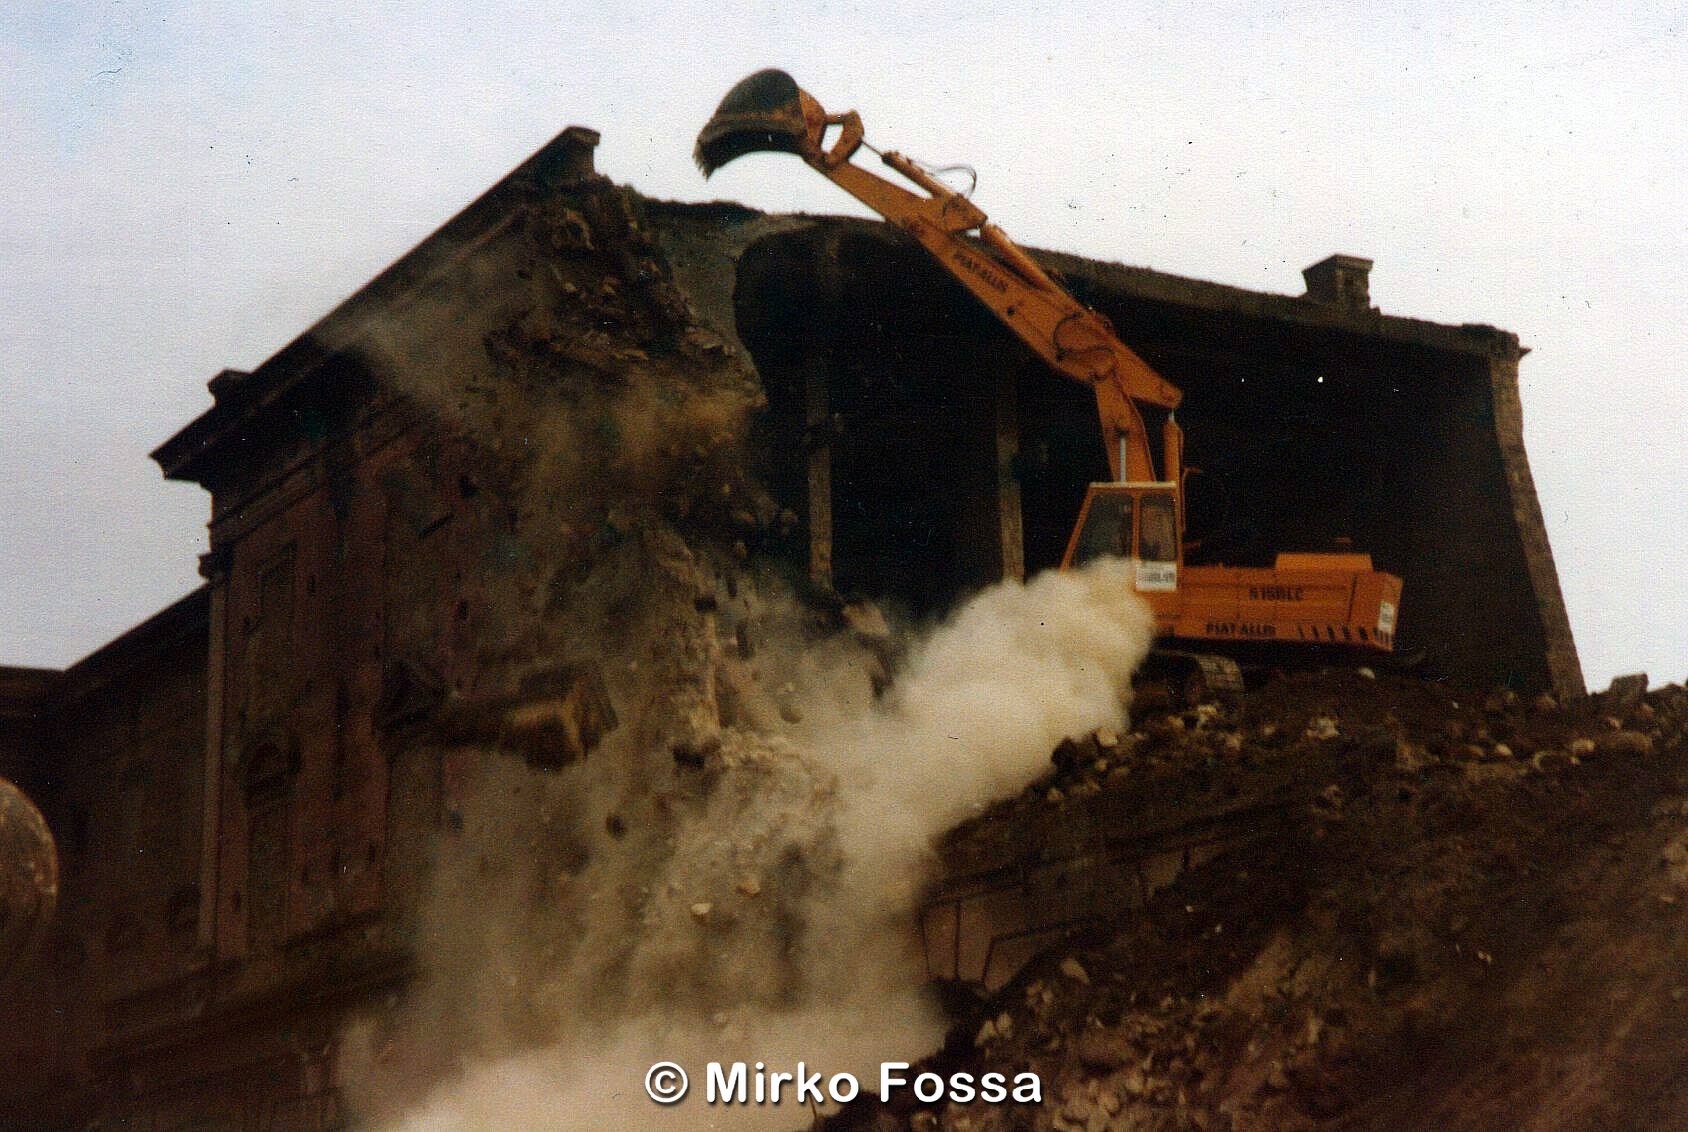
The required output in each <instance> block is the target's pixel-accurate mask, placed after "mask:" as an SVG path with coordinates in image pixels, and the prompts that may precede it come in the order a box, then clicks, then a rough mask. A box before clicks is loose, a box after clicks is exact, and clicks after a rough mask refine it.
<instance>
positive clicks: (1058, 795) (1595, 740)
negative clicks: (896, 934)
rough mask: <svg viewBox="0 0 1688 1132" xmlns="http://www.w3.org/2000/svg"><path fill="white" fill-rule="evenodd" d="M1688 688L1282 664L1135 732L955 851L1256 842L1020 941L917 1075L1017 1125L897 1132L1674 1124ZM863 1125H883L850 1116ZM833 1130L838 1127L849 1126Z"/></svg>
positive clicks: (950, 1112) (1077, 761)
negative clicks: (1054, 828) (1022, 1081)
mask: <svg viewBox="0 0 1688 1132" xmlns="http://www.w3.org/2000/svg"><path fill="white" fill-rule="evenodd" d="M1685 722H1688V695H1685V693H1684V691H1683V689H1682V688H1680V687H1671V688H1665V689H1661V690H1659V691H1656V692H1653V693H1651V694H1648V695H1645V696H1639V695H1635V694H1633V693H1632V694H1631V695H1630V696H1628V697H1624V698H1620V697H1617V696H1607V697H1596V698H1595V699H1594V700H1593V701H1591V703H1590V704H1589V705H1587V706H1585V707H1582V708H1579V709H1578V710H1576V711H1564V710H1561V709H1560V708H1559V706H1558V705H1557V704H1555V703H1553V701H1552V700H1551V699H1547V698H1543V699H1541V700H1538V701H1534V702H1530V703H1525V702H1521V701H1520V700H1519V699H1518V698H1517V697H1515V696H1512V695H1510V694H1508V693H1504V692H1502V693H1497V694H1495V695H1493V696H1490V697H1488V698H1487V700H1482V699H1479V701H1478V702H1471V701H1469V700H1468V699H1466V698H1465V697H1463V696H1458V695H1454V694H1450V693H1448V692H1446V691H1444V690H1442V689H1440V688H1438V687H1436V686H1433V685H1427V684H1423V683H1419V682H1415V681H1410V680H1403V679H1393V678H1368V677H1367V676H1365V675H1357V674H1346V673H1345V674H1329V675H1317V676H1315V675H1303V676H1296V677H1291V678H1287V679H1284V680H1281V681H1279V682H1277V683H1275V684H1273V685H1271V686H1269V687H1267V688H1266V689H1264V690H1262V691H1261V692H1260V693H1259V694H1257V695H1255V696H1253V697H1252V698H1251V699H1250V701H1249V703H1248V705H1247V706H1246V708H1245V709H1244V710H1242V711H1241V712H1240V713H1233V712H1228V711H1224V710H1221V709H1219V708H1217V707H1215V706H1212V705H1209V706H1205V707H1203V708H1200V709H1198V710H1196V711H1191V712H1185V713H1181V714H1172V713H1167V712H1162V713H1158V714H1152V715H1148V716H1144V717H1140V718H1139V719H1138V720H1137V723H1136V727H1135V730H1134V731H1133V732H1132V733H1130V734H1128V735H1123V736H1113V735H1108V734H1103V735H1100V736H1091V737H1089V738H1088V739H1086V740H1085V741H1084V742H1081V743H1072V744H1067V745H1065V746H1064V747H1063V749H1062V750H1060V751H1058V752H1057V758H1056V761H1057V769H1056V770H1055V772H1054V773H1053V774H1052V775H1051V776H1050V777H1049V778H1048V779H1047V780H1045V781H1043V782H1040V783H1038V784H1036V785H1035V786H1033V787H1031V788H1029V789H1027V790H1026V791H1025V792H1024V793H1023V794H1022V795H1020V796H1019V797H1018V798H1016V799H1014V800H1012V801H1011V802H1009V803H1006V804H1004V805H1002V806H1001V807H999V808H998V809H997V810H996V811H995V812H993V813H992V814H989V815H987V816H985V817H983V818H981V819H979V820H978V821H976V822H974V823H972V825H970V826H969V827H967V828H964V829H962V830H959V831H957V833H956V835H955V836H954V837H953V838H952V840H951V845H950V847H949V851H950V854H951V857H952V860H954V859H966V860H972V861H974V862H977V861H978V860H980V859H983V858H987V857H991V856H993V855H1001V854H1004V853H1006V852H1008V851H1009V850H1010V848H1011V847H1012V846H1013V845H1015V844H1019V845H1021V846H1025V845H1031V844H1035V842H1033V841H1030V840H1029V839H1028V833H1029V831H1034V830H1037V829H1039V828H1042V827H1047V826H1049V825H1052V824H1053V825H1063V826H1071V825H1073V824H1078V825H1083V824H1085V823H1086V822H1087V821H1090V820H1094V819H1093V818H1092V817H1090V816H1088V815H1099V814H1100V815H1105V816H1106V819H1107V820H1108V821H1110V822H1127V823H1130V822H1135V823H1137V824H1138V825H1139V826H1140V827H1142V828H1153V827H1158V826H1163V825H1166V824H1168V823H1171V822H1176V821H1177V820H1178V819H1179V818H1180V817H1181V816H1188V815H1190V814H1193V813H1202V812H1206V811H1208V810H1213V809H1224V808H1226V807H1236V806H1245V805H1259V804H1261V803H1262V802H1270V803H1271V804H1272V805H1274V806H1276V807H1279V808H1281V809H1282V810H1283V811H1284V812H1285V813H1286V814H1287V815H1288V817H1289V820H1286V821H1285V822H1284V823H1283V824H1282V825H1281V826H1279V827H1275V828H1276V831H1275V832H1273V833H1272V834H1271V835H1270V836H1265V837H1258V838H1255V839H1253V840H1251V841H1250V842H1249V844H1248V846H1247V847H1246V848H1243V849H1236V850H1233V851H1231V852H1226V853H1222V854H1220V855H1219V856H1217V857H1215V858H1213V859H1212V860H1209V861H1207V862H1205V863H1203V864H1199V865H1196V866H1194V867H1191V868H1189V869H1187V870H1186V871H1185V872H1184V873H1183V874H1182V875H1180V876H1179V877H1178V878H1177V879H1176V880H1175V881H1173V882H1172V883H1170V884H1169V885H1168V886H1167V887H1164V888H1162V889H1161V890H1160V891H1159V892H1158V893H1156V894H1154V895H1153V896H1152V897H1150V898H1149V899H1148V900H1147V902H1146V903H1145V904H1144V905H1143V907H1142V908H1140V909H1138V910H1137V911H1135V912H1132V913H1131V914H1129V915H1124V916H1120V917H1118V918H1115V919H1114V920H1113V921H1112V922H1109V923H1106V924H1104V925H1102V926H1100V927H1096V928H1094V929H1092V930H1090V931H1089V932H1087V933H1085V934H1084V935H1082V936H1080V937H1077V938H1074V939H1071V940H1070V941H1069V942H1068V943H1066V944H1065V945H1063V946H1060V947H1057V948H1055V949H1053V950H1051V951H1049V952H1046V953H1045V954H1044V955H1043V956H1042V957H1041V958H1040V959H1039V960H1038V961H1037V962H1035V963H1034V964H1033V965H1032V966H1030V967H1028V968H1027V969H1026V970H1024V971H1022V972H1021V973H1020V974H1019V976H1018V977H1017V978H1016V979H1014V980H1013V981H1012V982H1010V983H1009V984H1008V985H1007V986H1005V987H1003V988H1002V989H1001V990H1000V991H998V992H997V993H996V994H995V995H994V996H993V997H992V998H991V999H990V1001H988V1002H986V1003H984V1004H983V1005H982V1006H980V1007H979V1008H978V1009H976V1010H974V1011H972V1012H970V1013H969V1014H968V1015H967V1016H966V1017H965V1018H964V1020H963V1021H962V1022H961V1024H960V1025H958V1027H957V1029H956V1031H955V1033H954V1034H952V1038H951V1041H950V1043H949V1045H948V1046H947V1047H946V1052H945V1053H944V1054H942V1055H940V1056H939V1057H938V1058H936V1059H934V1063H933V1064H932V1066H931V1068H934V1069H936V1070H938V1071H940V1072H943V1073H951V1072H957V1071H967V1072H972V1073H974V1074H976V1075H977V1074H981V1073H985V1072H990V1071H997V1072H1003V1073H1006V1074H1007V1075H1008V1077H1009V1078H1010V1079H1012V1077H1013V1075H1014V1074H1015V1073H1017V1072H1020V1071H1023V1070H1024V1069H1026V1068H1028V1067H1029V1068H1031V1069H1032V1070H1034V1071H1036V1072H1037V1073H1038V1074H1039V1075H1040V1076H1041V1078H1042V1080H1043V1085H1044V1089H1043V1096H1044V1103H1043V1105H1042V1106H1041V1107H1039V1108H1035V1109H1034V1108H1029V1107H1027V1106H1016V1105H1012V1104H1009V1105H999V1106H992V1105H984V1104H974V1105H971V1106H958V1105H949V1106H947V1107H937V1108H933V1107H928V1108H924V1109H913V1110H905V1111H901V1112H899V1113H897V1114H895V1121H894V1122H895V1123H896V1124H898V1125H899V1126H906V1127H912V1128H954V1129H964V1128H969V1129H991V1128H1040V1129H1041V1128H1054V1129H1077V1128H1083V1129H1091V1130H1097V1129H1107V1128H1115V1129H1124V1128H1225V1129H1244V1128H1274V1129H1276V1128H1313V1127H1329V1128H1378V1129H1384V1128H1403V1127H1435V1128H1455V1129H1487V1128H1502V1127H1505V1128H1515V1127H1525V1128H1553V1129H1572V1128H1594V1127H1620V1128H1662V1127H1668V1126H1672V1125H1673V1124H1674V1123H1675V1122H1677V1121H1679V1120H1680V1119H1681V1116H1682V1114H1683V1113H1684V1112H1688V1074H1685V1073H1684V1072H1683V1069H1684V1068H1688V1010H1685V1009H1684V998H1685V994H1688V974H1685V973H1684V972H1688V931H1685V928H1688V914H1685V907H1688V758H1685V754H1688V750H1685V747H1688V744H1685V741H1684V724H1685ZM875 1118H876V1119H877V1120H879V1121H880V1122H881V1124H882V1125H883V1122H884V1121H885V1119H886V1114H885V1113H883V1112H881V1113H878V1114H876V1117H875ZM853 1119H854V1117H852V1116H851V1115H850V1114H846V1118H845V1119H844V1120H841V1121H840V1123H841V1124H845V1125H849V1124H851V1123H852V1120H853Z"/></svg>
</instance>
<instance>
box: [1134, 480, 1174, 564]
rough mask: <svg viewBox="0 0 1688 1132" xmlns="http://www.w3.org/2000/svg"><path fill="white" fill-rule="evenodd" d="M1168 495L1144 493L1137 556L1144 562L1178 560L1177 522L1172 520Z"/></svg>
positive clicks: (1170, 499) (1171, 507)
mask: <svg viewBox="0 0 1688 1132" xmlns="http://www.w3.org/2000/svg"><path fill="white" fill-rule="evenodd" d="M1173 516H1174V512H1173V502H1172V496H1170V495H1145V496H1144V497H1143V501H1142V514H1141V515H1140V516H1139V518H1138V521H1139V522H1140V523H1141V524H1142V531H1141V533H1140V535H1139V540H1138V544H1137V557H1139V558H1141V559H1142V560H1143V561H1145V562H1176V561H1178V524H1177V523H1176V522H1175V521H1174V518H1173Z"/></svg>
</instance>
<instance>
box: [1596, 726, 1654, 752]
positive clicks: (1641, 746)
mask: <svg viewBox="0 0 1688 1132" xmlns="http://www.w3.org/2000/svg"><path fill="white" fill-rule="evenodd" d="M1594 746H1595V749H1596V750H1598V751H1599V752H1600V753H1601V754H1603V755H1635V756H1640V755H1650V754H1652V753H1653V740H1652V739H1650V738H1648V737H1647V736H1646V735H1643V734H1642V733H1641V732H1639V731H1614V732H1612V733H1611V734H1609V735H1602V736H1600V738H1599V739H1598V740H1596V741H1595V744H1594Z"/></svg>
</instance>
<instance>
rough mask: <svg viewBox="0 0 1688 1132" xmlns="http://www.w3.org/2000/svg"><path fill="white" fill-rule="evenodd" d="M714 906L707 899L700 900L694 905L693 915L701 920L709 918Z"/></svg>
mask: <svg viewBox="0 0 1688 1132" xmlns="http://www.w3.org/2000/svg"><path fill="white" fill-rule="evenodd" d="M714 907H715V906H714V905H713V904H711V903H709V902H708V901H707V900H700V901H698V902H697V903H696V904H693V905H692V915H693V916H695V917H696V918H698V919H700V920H705V919H708V918H709V912H710V909H712V908H714Z"/></svg>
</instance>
